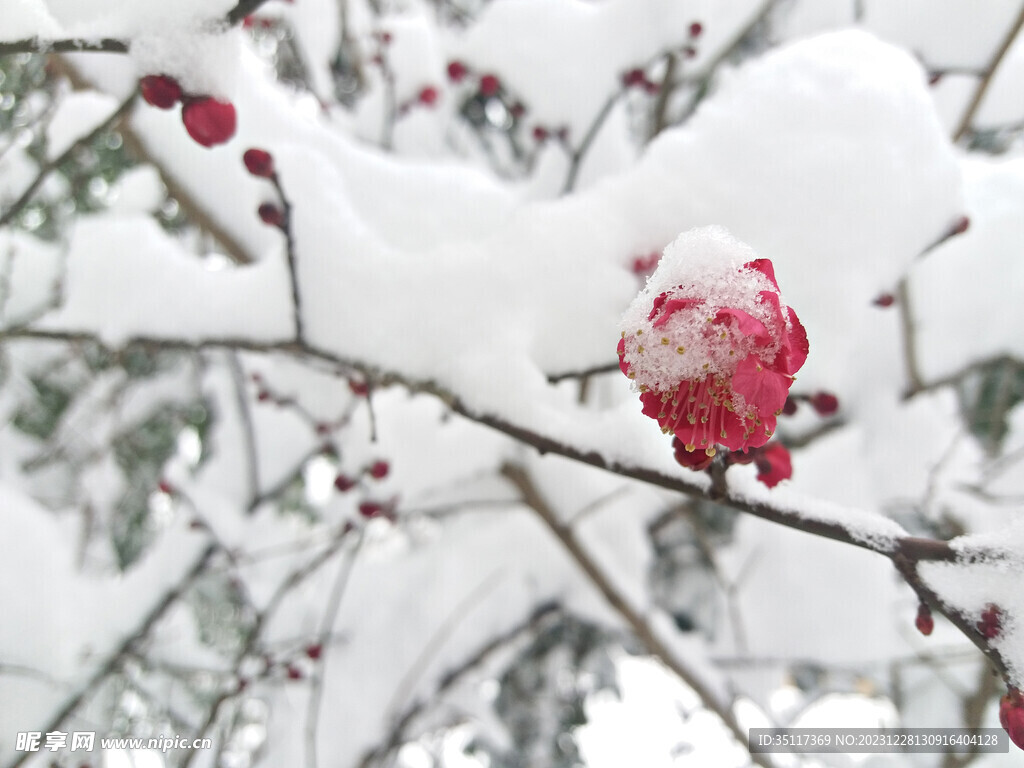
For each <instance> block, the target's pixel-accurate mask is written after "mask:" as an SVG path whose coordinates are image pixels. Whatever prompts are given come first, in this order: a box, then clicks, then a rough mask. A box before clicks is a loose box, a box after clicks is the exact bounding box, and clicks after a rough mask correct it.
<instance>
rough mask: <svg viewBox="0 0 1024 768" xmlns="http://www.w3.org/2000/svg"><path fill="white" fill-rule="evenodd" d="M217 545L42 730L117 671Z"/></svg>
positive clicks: (24, 756)
mask: <svg viewBox="0 0 1024 768" xmlns="http://www.w3.org/2000/svg"><path fill="white" fill-rule="evenodd" d="M217 550H218V547H217V545H216V544H210V545H208V546H207V547H206V549H204V550H203V552H202V553H201V554H200V555H199V557H198V558H197V559H196V561H195V562H194V563H193V564H192V567H191V568H189V569H188V571H186V572H185V575H184V576H183V577H182V579H181V580H180V581H179V582H178V584H177V585H175V586H174V587H172V588H171V589H170V590H168V591H167V593H166V594H164V596H163V597H162V598H160V600H159V602H157V603H156V605H154V606H153V607H152V608H150V610H149V613H147V614H146V616H145V618H144V619H143V620H142V622H141V623H140V624H139V626H138V627H137V628H136V629H135V630H134V631H133V632H132V633H131V634H130V635H128V637H126V638H125V639H124V641H123V642H122V643H121V645H119V646H118V648H117V650H115V651H114V653H113V654H111V656H110V657H109V658H108V659H107V661H106V662H104V663H103V664H102V665H101V666H100V668H99V669H98V670H96V672H94V673H93V674H92V676H91V677H90V678H89V680H88V681H87V682H86V683H85V685H83V686H82V687H81V689H79V691H78V692H77V693H76V694H75V695H73V696H72V697H71V698H70V699H68V700H67V701H66V702H65V703H64V706H63V707H61V708H60V710H59V711H58V712H57V714H56V715H54V716H53V718H52V719H51V720H50V722H49V724H48V725H47V726H46V727H45V728H44V729H43V732H44V733H49V732H52V731H57V730H59V729H60V728H61V726H62V725H64V722H65V721H66V720H67V719H68V718H69V717H71V715H72V714H74V712H75V710H77V709H78V708H79V707H80V706H81V705H82V703H83V702H84V701H85V700H86V699H87V698H89V697H90V696H91V695H92V694H94V693H95V692H96V690H97V689H98V688H99V687H100V685H101V684H102V683H103V681H104V680H106V678H107V677H108V676H109V675H111V674H113V673H114V672H116V671H117V669H118V668H119V667H120V666H121V664H122V662H123V661H124V659H125V658H126V657H127V656H128V655H129V654H130V653H131V652H132V650H133V649H134V647H135V646H136V645H137V644H138V643H139V641H141V640H142V639H143V638H145V637H146V636H148V635H149V633H150V631H152V629H153V627H154V626H155V625H156V623H157V622H158V621H159V620H160V619H161V617H163V615H164V614H165V613H166V612H167V610H168V609H169V608H170V607H171V606H172V605H174V604H175V603H176V602H177V601H178V599H179V598H180V597H181V596H182V595H184V594H185V592H186V591H187V590H188V588H189V587H190V586H191V585H192V583H193V582H194V581H195V580H196V579H198V578H199V576H201V575H202V573H203V572H204V571H205V570H206V567H207V566H208V565H209V564H210V560H211V559H212V558H213V555H214V553H216V552H217ZM33 754H34V753H32V752H22V753H21V754H20V755H19V756H18V757H17V758H15V760H14V762H12V763H10V764H9V765H8V766H7V768H19V766H21V765H22V764H23V763H24V762H25V761H26V760H28V759H29V758H30V757H32V756H33Z"/></svg>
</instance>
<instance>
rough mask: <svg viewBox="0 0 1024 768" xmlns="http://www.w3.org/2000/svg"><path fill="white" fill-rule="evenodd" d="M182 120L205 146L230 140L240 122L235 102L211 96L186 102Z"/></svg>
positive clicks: (191, 134)
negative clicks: (218, 99)
mask: <svg viewBox="0 0 1024 768" xmlns="http://www.w3.org/2000/svg"><path fill="white" fill-rule="evenodd" d="M181 120H182V122H183V123H184V124H185V130H186V131H188V135H189V136H191V137H192V138H193V139H195V141H196V142H197V143H199V144H202V145H203V146H204V147H212V146H214V145H215V144H223V143H224V142H226V141H228V140H229V139H230V138H231V137H232V136H234V135H235V127H236V125H237V122H238V118H237V115H236V114H235V106H234V104H231V103H229V102H226V101H217V99H214V98H211V97H209V96H207V97H203V98H198V99H191V100H189V101H188V102H186V104H185V106H184V107H183V108H182V110H181Z"/></svg>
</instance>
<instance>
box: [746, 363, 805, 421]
mask: <svg viewBox="0 0 1024 768" xmlns="http://www.w3.org/2000/svg"><path fill="white" fill-rule="evenodd" d="M792 381H793V377H792V376H787V375H786V374H783V373H779V372H778V371H775V370H772V369H771V368H768V367H767V366H766V365H765V364H764V363H763V362H761V358H759V357H758V356H757V355H747V356H746V357H745V358H744V359H743V360H742V361H741V362H740V364H739V366H738V367H737V368H736V373H735V374H733V377H732V388H733V391H735V392H738V393H739V394H741V395H743V399H744V400H746V401H747V406H748V407H752V408H753V409H754V410H755V412H756V413H757V416H758V418H760V419H761V420H762V421H764V420H765V419H766V418H767V417H768V416H771V417H773V418H774V416H775V412H776V411H779V410H781V409H782V406H783V405H785V404H786V396H787V395H788V394H789V386H790V384H791V383H792Z"/></svg>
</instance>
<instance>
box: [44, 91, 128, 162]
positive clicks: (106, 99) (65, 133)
mask: <svg viewBox="0 0 1024 768" xmlns="http://www.w3.org/2000/svg"><path fill="white" fill-rule="evenodd" d="M116 109H117V99H115V98H113V97H112V96H107V95H106V94H103V93H97V92H95V91H78V92H74V93H69V94H66V95H65V96H64V97H63V98H61V100H60V102H59V103H58V105H57V109H56V111H55V112H54V114H53V119H51V120H50V123H49V124H48V125H47V126H46V150H47V155H48V157H49V159H51V160H53V159H55V158H57V157H60V156H61V155H62V154H64V152H65V151H66V150H67V149H68V148H69V147H70V146H71V145H72V144H74V143H75V142H76V141H77V140H78V139H79V138H80V137H82V136H85V135H87V134H88V133H89V132H90V131H92V130H93V129H94V128H96V126H98V125H100V124H101V123H102V122H103V121H104V120H106V119H107V118H108V117H110V116H111V115H112V114H113V113H114V111H115V110H116Z"/></svg>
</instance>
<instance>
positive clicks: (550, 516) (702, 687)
mask: <svg viewBox="0 0 1024 768" xmlns="http://www.w3.org/2000/svg"><path fill="white" fill-rule="evenodd" d="M502 474H504V475H505V477H507V478H508V479H509V480H510V481H511V482H512V484H513V485H515V486H516V488H518V489H519V492H520V493H521V494H522V496H523V501H524V503H525V504H526V505H527V506H528V507H530V508H531V509H532V510H533V511H534V512H536V513H537V516H538V517H539V518H540V519H541V520H542V521H543V522H544V524H545V525H546V526H547V527H548V530H549V531H551V533H553V534H554V536H555V538H557V539H558V541H559V542H560V543H561V544H562V546H563V547H564V548H565V550H566V552H568V554H569V556H570V557H571V558H572V559H573V560H574V561H575V562H576V565H578V566H579V568H580V570H581V571H583V573H584V574H585V575H586V577H587V579H588V580H589V581H590V583H591V584H593V585H594V587H595V588H596V589H597V590H598V591H599V592H600V593H601V595H602V596H603V597H604V599H605V600H606V601H607V602H608V604H609V605H610V606H611V607H612V609H613V610H614V611H615V612H616V613H617V614H619V616H620V617H621V618H622V619H623V620H624V621H625V622H626V624H628V625H629V627H630V629H631V630H632V632H633V634H634V635H635V636H636V638H637V639H638V640H639V641H640V642H641V643H642V644H643V646H644V647H645V648H646V649H647V651H648V652H649V653H651V654H652V655H653V656H656V657H657V658H658V659H659V660H660V661H661V662H662V663H663V664H665V666H667V667H668V668H669V669H671V670H672V672H673V673H675V675H676V676H677V677H678V678H679V679H680V680H682V681H683V682H684V683H686V685H687V686H689V687H690V688H691V689H692V690H693V692H694V693H696V694H697V696H698V697H699V698H700V700H701V702H702V703H703V705H704V706H705V707H706V708H707V709H709V710H710V711H711V712H714V713H715V715H717V716H718V718H719V719H720V720H721V721H722V722H723V723H724V724H725V726H726V727H727V728H728V729H729V730H730V731H731V732H732V735H733V737H734V738H735V739H736V740H737V741H738V742H739V743H740V744H741V745H742V746H743V747H744V748H746V746H747V732H746V731H745V730H744V729H743V728H742V727H741V726H740V724H739V722H737V720H736V717H735V715H734V714H733V712H732V704H731V702H726V701H722V700H721V699H720V698H719V696H718V695H716V694H715V693H714V692H713V691H712V690H711V688H709V687H708V686H707V685H706V684H705V683H704V681H703V680H701V679H700V677H699V676H698V675H697V673H696V672H694V671H693V670H692V669H690V667H689V666H688V665H687V664H686V662H685V661H683V660H682V659H681V658H679V657H678V655H677V654H675V653H673V651H672V650H671V649H670V648H669V647H668V646H667V645H665V643H664V642H663V641H662V640H661V639H660V638H659V637H658V636H657V635H656V634H655V632H654V630H653V629H652V628H651V625H650V624H649V623H648V622H647V620H646V619H644V617H643V616H641V615H640V613H639V612H638V611H637V610H636V609H635V608H634V607H633V606H632V605H630V603H629V601H628V599H627V598H626V596H625V595H624V594H623V593H622V592H620V591H619V589H618V588H617V587H616V586H615V584H614V583H613V582H612V580H611V578H610V577H609V576H608V575H607V574H606V573H605V572H604V570H603V569H602V568H601V567H600V566H599V565H598V564H597V561H596V560H594V559H593V558H592V557H591V556H590V553H589V552H588V551H587V550H586V549H585V548H584V547H583V545H582V544H580V542H579V540H578V539H577V538H576V535H575V534H574V533H573V531H572V529H571V528H569V527H568V526H567V525H565V524H563V523H562V521H561V520H559V519H558V515H557V514H556V513H555V511H554V510H553V509H551V507H549V506H548V504H547V501H546V500H545V499H544V497H543V496H542V495H541V493H540V490H539V489H538V488H537V487H536V486H535V485H534V484H533V481H532V480H531V478H530V476H529V475H528V474H527V472H526V471H525V470H523V469H522V468H521V467H518V466H515V465H512V464H506V465H505V466H504V467H503V468H502ZM750 759H751V760H752V761H753V762H755V763H757V764H758V765H760V766H763V768H771V766H772V763H771V762H770V761H769V758H768V756H767V755H763V754H755V753H751V755H750Z"/></svg>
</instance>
